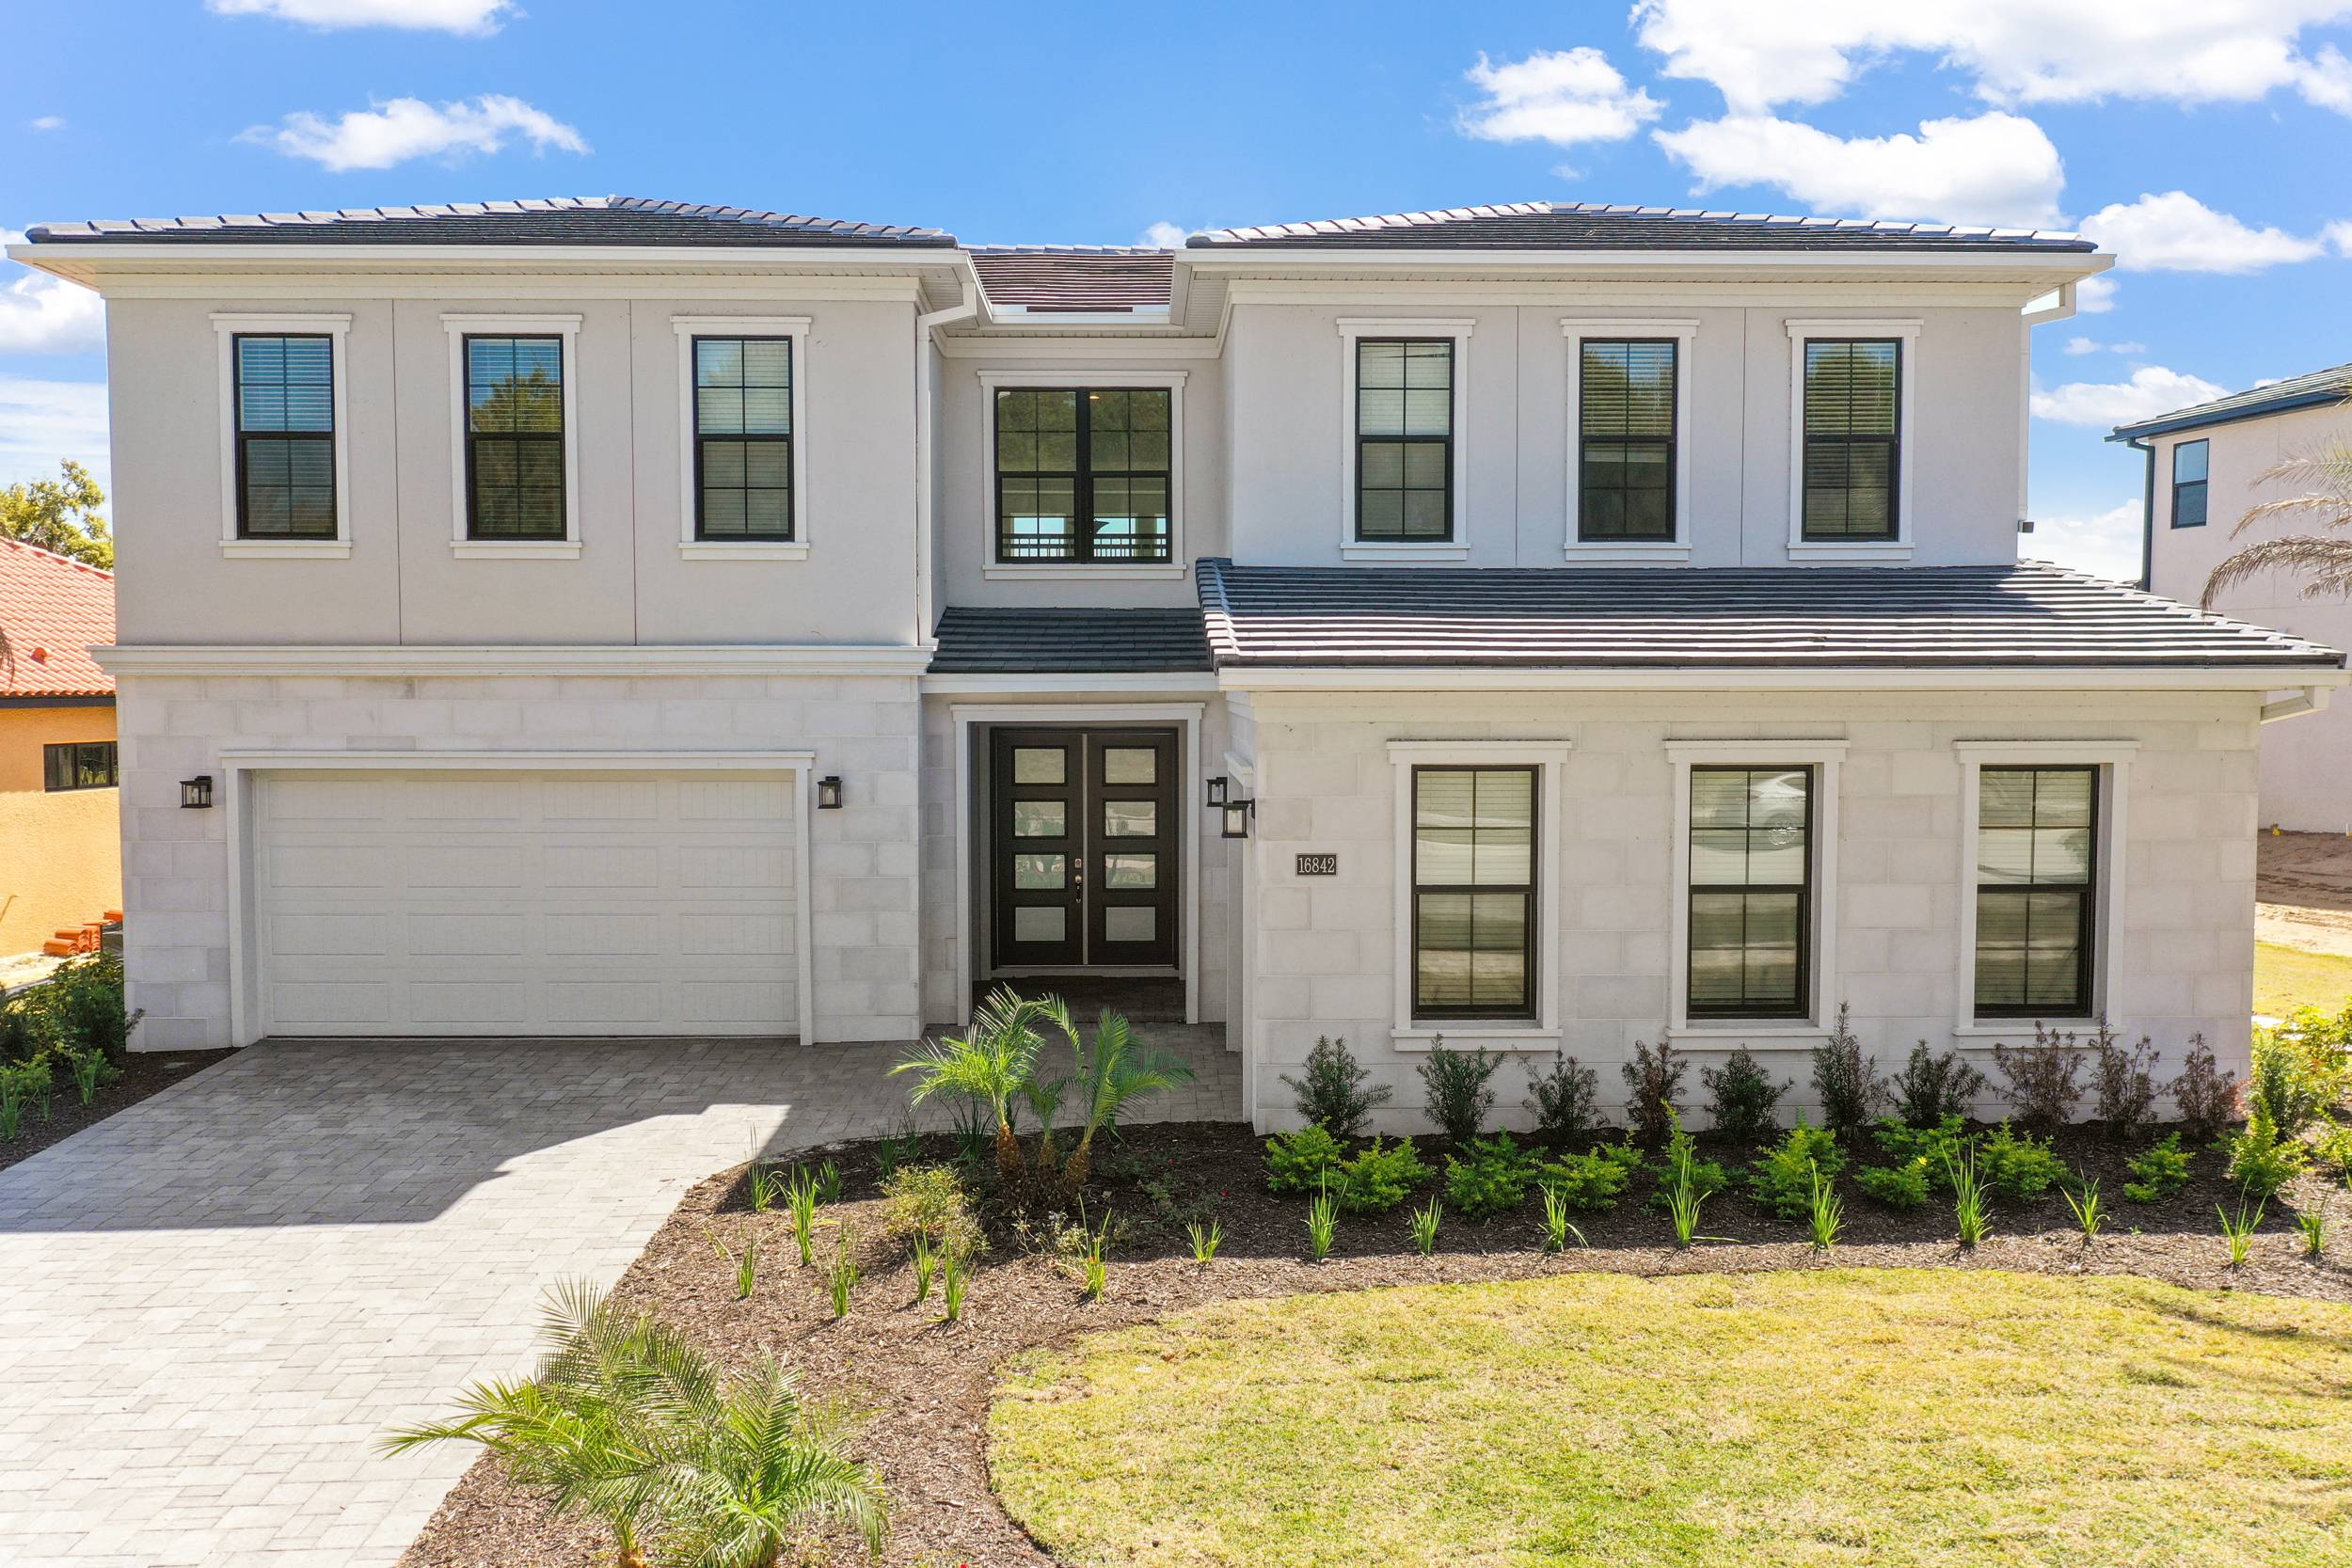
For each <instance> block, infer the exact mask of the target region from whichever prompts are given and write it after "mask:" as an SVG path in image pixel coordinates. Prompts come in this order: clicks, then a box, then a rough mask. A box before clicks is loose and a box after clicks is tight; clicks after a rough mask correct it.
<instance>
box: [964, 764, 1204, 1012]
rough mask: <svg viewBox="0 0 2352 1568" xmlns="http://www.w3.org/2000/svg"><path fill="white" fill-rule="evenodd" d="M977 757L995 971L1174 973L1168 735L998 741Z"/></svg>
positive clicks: (1172, 787)
mask: <svg viewBox="0 0 2352 1568" xmlns="http://www.w3.org/2000/svg"><path fill="white" fill-rule="evenodd" d="M989 746H990V757H989V783H990V788H989V818H990V833H989V843H990V869H991V876H990V881H991V885H992V890H993V893H992V898H991V904H992V908H993V920H992V925H993V928H994V932H995V943H994V946H995V967H996V968H998V969H999V970H1008V969H1028V970H1038V969H1048V970H1050V969H1124V968H1133V967H1136V966H1146V967H1154V968H1156V967H1165V966H1172V965H1173V964H1174V963H1175V962H1176V911H1177V910H1178V908H1179V906H1178V904H1177V902H1176V863H1177V849H1178V824H1177V820H1176V734H1175V732H1174V731H1172V730H1149V729H1101V730H1089V729H1060V728H1055V729H999V730H995V731H993V732H991V736H990V741H989Z"/></svg>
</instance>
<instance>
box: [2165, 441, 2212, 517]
mask: <svg viewBox="0 0 2352 1568" xmlns="http://www.w3.org/2000/svg"><path fill="white" fill-rule="evenodd" d="M2212 451H2213V446H2212V443H2211V442H2207V441H2183V442H2182V443H2181V444H2180V445H2179V446H2177V447H2174V448H2173V449H2172V526H2173V527H2174V528H2203V527H2204V526H2205V470H2206V465H2207V463H2208V461H2209V458H2210V455H2211V453H2212Z"/></svg>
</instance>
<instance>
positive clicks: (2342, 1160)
mask: <svg viewBox="0 0 2352 1568" xmlns="http://www.w3.org/2000/svg"><path fill="white" fill-rule="evenodd" d="M2312 1152H2313V1153H2315V1154H2316V1155H2317V1156H2318V1157H2319V1160H2320V1163H2321V1164H2328V1165H2333V1166H2335V1167H2336V1169H2338V1170H2339V1171H2343V1172H2344V1173H2345V1174H2347V1175H2352V1126H2344V1125H2342V1124H2340V1123H2338V1122H2335V1121H2333V1120H2329V1121H2328V1122H2325V1123H2323V1124H2322V1129H2321V1132H2320V1134H2319V1141H2318V1143H2317V1145H2316V1146H2315V1147H2314V1148H2313V1149H2312Z"/></svg>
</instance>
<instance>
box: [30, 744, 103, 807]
mask: <svg viewBox="0 0 2352 1568" xmlns="http://www.w3.org/2000/svg"><path fill="white" fill-rule="evenodd" d="M40 764H41V787H42V788H44V789H46V790H48V791H49V792H50V793H51V794H56V792H58V791H60V790H66V789H112V788H114V787H115V786H116V785H117V784H120V783H121V782H122V775H121V773H120V771H119V769H118V768H117V767H116V764H115V743H114V742H113V741H111V740H75V741H68V742H66V743H65V744H63V745H59V746H43V747H42V748H41V749H40Z"/></svg>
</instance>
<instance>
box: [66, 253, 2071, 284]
mask: <svg viewBox="0 0 2352 1568" xmlns="http://www.w3.org/2000/svg"><path fill="white" fill-rule="evenodd" d="M40 248H41V249H42V250H44V251H47V250H51V249H54V248H56V247H54V246H50V245H43V246H41V247H40ZM1183 254H1184V265H1185V266H1186V267H1187V268H1189V269H1190V270H1192V271H1194V272H1254V271H1257V270H1260V269H1261V268H1263V267H1266V266H1267V265H1269V264H1277V263H1279V264H1282V265H1288V266H1298V265H1301V264H1305V265H1311V266H1313V267H1316V268H1318V269H1323V268H1330V269H1334V270H1340V269H1343V270H1346V271H1349V272H1384V271H1396V270H1400V269H1404V268H1408V267H1451V268H1461V267H1473V266H1474V267H1495V268H1500V269H1502V270H1505V271H1510V272H1543V271H1564V272H1565V271H1580V272H1581V271H1589V270H1591V269H1594V268H1608V267H1625V268H1629V269H1639V270H1641V271H1645V272H1650V271H1677V270H1689V269H1692V268H1696V269H1699V270H1703V271H1712V272H1742V273H1757V274H1763V275H1767V276H1769V275H1771V274H1773V273H1778V272H1782V271H1788V270H1796V271H1804V272H1836V271H1841V270H1845V271H1856V272H1866V273H1878V272H1886V271H1899V272H1936V271H1949V272H1956V273H1973V272H1991V273H2002V272H2010V271H2022V272H2026V273H2028V274H2035V273H2063V274H2066V275H2067V276H2068V277H2090V276H2092V275H2093V274H2096V273H2102V272H2105V271H2106V270H2107V269H2108V268H2109V267H2111V266H2113V265H2114V264H2115V258H2114V257H2112V256H2108V255H2104V254H2097V253H2092V252H2087V251H2079V250H2061V251H2033V250H2006V251H1993V252H1989V253H1984V254H1978V253H1974V252H1967V251H1950V250H1937V251H1901V250H1867V249H1860V248H1857V249H1856V250H1854V251H1851V252H1844V253H1840V252H1836V251H1818V250H1733V249H1728V248H1726V249H1722V250H1714V249H1709V250H1534V251H1530V250H1474V249H1470V248H1469V247H1464V248H1461V249H1448V248H1430V249H1418V248H1406V247H1403V246H1387V247H1375V248H1372V249H1367V250H1357V251H1351V250H1349V249H1347V248H1346V247H1345V246H1343V245H1281V244H1279V243H1276V242H1261V243H1256V244H1249V245H1207V246H1199V247H1188V248H1186V249H1185V250H1184V253H1183ZM2043 287H2044V288H2045V290H2046V288H2047V285H2046V284H2045V285H2044V286H2043Z"/></svg>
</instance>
